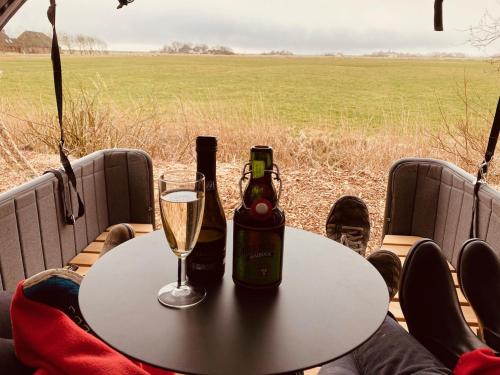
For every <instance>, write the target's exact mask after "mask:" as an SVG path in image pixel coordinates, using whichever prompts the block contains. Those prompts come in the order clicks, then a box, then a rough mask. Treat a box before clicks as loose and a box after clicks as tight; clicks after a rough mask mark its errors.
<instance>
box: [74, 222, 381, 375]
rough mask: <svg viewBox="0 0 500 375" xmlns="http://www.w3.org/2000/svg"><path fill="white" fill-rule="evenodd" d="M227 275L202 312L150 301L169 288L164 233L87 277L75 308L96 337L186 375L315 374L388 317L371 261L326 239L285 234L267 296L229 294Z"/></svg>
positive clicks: (171, 264) (112, 256) (117, 253)
mask: <svg viewBox="0 0 500 375" xmlns="http://www.w3.org/2000/svg"><path fill="white" fill-rule="evenodd" d="M232 237H233V236H232V223H231V222H229V223H228V236H227V238H228V243H227V256H226V262H227V265H226V273H225V276H224V279H223V281H222V283H221V284H220V285H218V286H216V287H212V288H210V289H208V295H207V298H206V300H205V301H203V302H202V303H201V304H199V305H197V306H195V307H192V308H188V309H183V310H177V309H169V308H166V307H164V306H162V305H160V303H159V302H158V301H157V292H158V290H159V289H160V288H161V287H162V286H163V285H165V284H166V283H168V282H171V281H174V280H175V279H176V271H177V258H176V257H175V256H174V254H173V253H172V252H171V250H170V249H169V247H168V244H167V242H166V239H165V236H164V234H163V232H162V231H157V232H154V233H151V234H148V235H144V236H142V237H139V238H136V239H134V240H131V241H128V242H126V243H124V244H122V245H121V246H120V247H119V248H116V249H114V250H113V251H111V252H110V253H109V254H107V255H106V256H104V257H103V258H102V259H100V260H99V261H98V262H96V264H95V265H94V266H93V267H92V268H91V269H90V270H89V272H88V274H87V276H86V277H85V278H84V280H83V282H82V285H81V288H80V294H79V298H80V307H81V310H82V313H83V316H84V318H85V320H86V321H87V323H88V324H89V325H90V326H91V327H92V329H93V330H94V331H95V332H96V334H97V335H98V336H99V337H100V338H101V339H102V340H103V341H105V342H106V343H108V344H109V345H110V346H112V347H114V348H115V349H117V350H118V351H120V352H122V353H124V354H126V355H128V356H130V357H133V358H136V359H139V360H141V361H143V362H146V363H149V364H152V365H155V366H158V367H161V368H164V369H168V370H172V371H177V372H182V373H192V374H218V375H219V374H220V375H225V374H228V375H229V374H231V375H233V374H241V375H246V374H249V375H250V374H252V375H256V374H273V373H282V372H286V371H293V370H299V369H307V368H311V367H315V366H318V365H320V364H322V363H325V362H329V361H331V360H333V359H335V358H338V357H340V356H342V355H344V354H346V353H347V352H349V351H351V350H352V349H354V348H356V347H357V346H358V345H360V344H361V343H363V342H364V341H365V340H367V339H368V338H369V337H370V336H371V335H372V334H373V333H374V332H375V331H376V330H377V328H378V327H379V326H380V324H381V323H382V321H383V319H384V317H385V315H386V313H387V308H388V303H389V297H388V292H387V287H386V285H385V283H384V281H383V279H382V277H381V276H380V275H379V273H378V272H377V271H376V270H375V268H373V267H372V266H371V264H370V263H369V262H367V261H366V260H364V259H363V258H362V257H361V256H359V255H358V254H356V253H355V252H353V251H352V250H350V249H348V248H346V247H344V246H342V245H340V244H338V243H336V242H334V241H332V240H329V239H327V238H325V237H322V236H319V235H316V234H313V233H310V232H306V231H303V230H299V229H293V228H289V227H287V228H286V230H285V249H284V265H283V282H282V284H281V286H280V287H279V288H278V289H277V290H275V291H274V292H273V293H255V292H253V293H249V292H245V291H241V290H239V289H237V288H236V287H235V285H234V283H233V281H232V279H231V272H232V269H231V265H232Z"/></svg>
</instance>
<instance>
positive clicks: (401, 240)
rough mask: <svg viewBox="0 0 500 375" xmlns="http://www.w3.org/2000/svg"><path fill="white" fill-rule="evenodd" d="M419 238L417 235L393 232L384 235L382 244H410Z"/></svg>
mask: <svg viewBox="0 0 500 375" xmlns="http://www.w3.org/2000/svg"><path fill="white" fill-rule="evenodd" d="M421 239H422V237H417V236H400V235H395V234H387V235H386V236H385V237H384V240H383V242H382V244H383V245H404V246H412V245H413V244H414V243H415V242H417V241H419V240H421Z"/></svg>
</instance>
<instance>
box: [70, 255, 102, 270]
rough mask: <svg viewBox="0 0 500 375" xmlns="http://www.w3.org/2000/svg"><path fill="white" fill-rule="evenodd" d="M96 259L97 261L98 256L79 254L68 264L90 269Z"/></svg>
mask: <svg viewBox="0 0 500 375" xmlns="http://www.w3.org/2000/svg"><path fill="white" fill-rule="evenodd" d="M97 259H99V254H95V253H80V254H78V255H77V256H76V257H74V258H73V259H71V261H70V262H69V263H71V264H78V265H79V266H87V267H90V266H91V265H93V264H94V263H95V262H96V261H97Z"/></svg>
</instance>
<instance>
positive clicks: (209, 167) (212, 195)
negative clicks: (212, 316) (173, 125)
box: [186, 136, 227, 284]
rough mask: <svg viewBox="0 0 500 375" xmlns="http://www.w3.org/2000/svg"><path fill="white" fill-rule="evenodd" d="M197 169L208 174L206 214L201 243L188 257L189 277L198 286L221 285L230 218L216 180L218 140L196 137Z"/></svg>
mask: <svg viewBox="0 0 500 375" xmlns="http://www.w3.org/2000/svg"><path fill="white" fill-rule="evenodd" d="M196 153H197V159H196V162H197V170H198V172H201V173H203V174H204V175H205V211H204V213H203V222H202V224H201V230H200V235H199V236H198V242H196V245H195V247H194V249H193V251H192V252H191V254H189V256H188V257H187V261H186V263H187V277H188V279H189V281H190V282H192V283H194V284H210V283H215V282H218V281H220V280H221V279H222V277H223V276H224V267H225V258H226V230H227V229H226V217H225V215H224V210H223V209H222V204H221V202H220V198H219V193H218V192H217V179H216V154H217V138H216V137H211V136H200V137H197V138H196Z"/></svg>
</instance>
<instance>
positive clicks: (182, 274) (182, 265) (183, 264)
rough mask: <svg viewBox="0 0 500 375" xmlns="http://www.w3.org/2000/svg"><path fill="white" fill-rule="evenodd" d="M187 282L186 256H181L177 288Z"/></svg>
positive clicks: (178, 264) (178, 265) (178, 266)
mask: <svg viewBox="0 0 500 375" xmlns="http://www.w3.org/2000/svg"><path fill="white" fill-rule="evenodd" d="M186 284H187V280H186V257H180V258H179V262H178V263H177V288H178V289H179V288H180V287H181V286H184V285H186Z"/></svg>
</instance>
